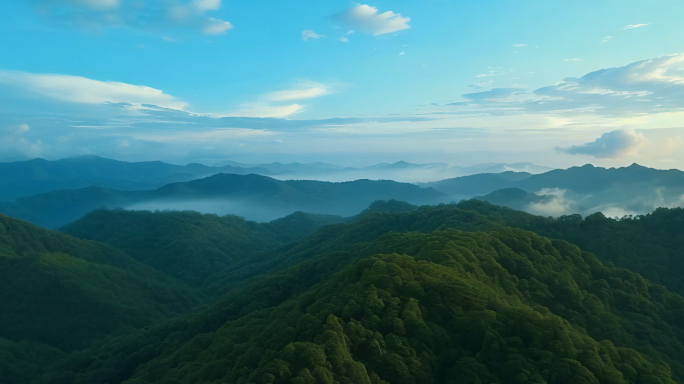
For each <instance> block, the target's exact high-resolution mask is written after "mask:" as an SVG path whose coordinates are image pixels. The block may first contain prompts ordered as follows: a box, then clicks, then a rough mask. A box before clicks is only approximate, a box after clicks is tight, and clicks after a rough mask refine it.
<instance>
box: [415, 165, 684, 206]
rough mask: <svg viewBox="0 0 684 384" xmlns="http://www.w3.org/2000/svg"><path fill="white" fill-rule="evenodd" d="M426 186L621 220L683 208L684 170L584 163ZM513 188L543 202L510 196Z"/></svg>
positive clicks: (455, 193)
mask: <svg viewBox="0 0 684 384" xmlns="http://www.w3.org/2000/svg"><path fill="white" fill-rule="evenodd" d="M422 185H425V186H430V187H432V188H435V189H437V190H440V191H443V192H445V193H449V194H450V195H451V196H452V198H453V199H454V200H459V199H469V198H473V197H478V196H482V195H487V194H490V193H492V192H494V191H497V190H508V192H500V193H497V194H496V195H492V196H488V200H489V201H491V202H493V203H496V204H500V205H505V206H508V207H511V208H515V209H522V210H525V211H528V212H530V213H534V214H539V215H543V216H560V215H564V214H571V213H579V214H582V215H588V214H592V213H594V212H603V213H605V214H606V215H608V216H623V215H626V214H644V213H647V212H650V211H653V210H654V209H656V208H658V207H677V206H682V205H684V172H682V171H679V170H658V169H653V168H647V167H643V166H640V165H638V164H633V165H631V166H629V167H623V168H601V167H594V166H592V165H585V166H582V167H572V168H569V169H565V170H563V169H557V170H553V171H549V172H546V173H542V174H537V175H531V174H525V173H512V172H506V173H501V174H482V175H474V176H467V177H459V178H455V179H448V180H443V181H439V182H435V183H426V184H422ZM511 188H516V189H519V190H522V191H525V192H527V193H531V194H536V195H539V196H543V198H540V199H537V198H535V197H534V196H532V195H522V194H517V195H511V194H510V193H511V191H510V189H511ZM507 194H508V195H507ZM505 195H507V196H505ZM478 198H481V197H478Z"/></svg>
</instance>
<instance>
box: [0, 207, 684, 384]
mask: <svg viewBox="0 0 684 384" xmlns="http://www.w3.org/2000/svg"><path fill="white" fill-rule="evenodd" d="M0 219H1V221H0V262H2V263H3V265H2V271H3V272H2V274H3V276H2V278H1V279H0V281H2V283H1V284H2V289H1V290H0V294H1V295H2V298H1V300H0V306H2V308H0V325H2V327H0V329H2V332H1V333H0V375H1V377H2V378H3V380H4V381H2V383H3V384H4V383H12V384H14V383H43V384H47V383H51V384H53V383H54V384H57V383H110V384H111V383H124V382H125V383H255V384H256V383H373V384H375V383H392V384H394V383H675V382H681V381H682V380H684V358H682V356H684V298H682V296H680V295H681V294H682V286H681V284H680V283H679V281H678V279H677V275H678V274H679V276H681V272H682V269H681V268H682V262H681V261H680V260H679V258H678V256H679V255H681V254H682V253H681V250H682V249H683V248H682V246H683V245H682V242H683V241H684V237H683V236H682V229H683V228H684V209H659V210H657V211H655V212H653V213H652V214H649V215H644V216H638V217H625V218H623V219H620V220H617V219H609V218H606V217H604V216H602V215H600V214H596V215H592V216H589V217H586V218H582V217H580V216H568V217H561V218H558V219H552V218H545V217H539V216H533V215H529V214H526V213H523V212H519V211H514V210H512V209H508V208H502V207H498V206H494V205H491V204H489V203H485V202H481V201H476V200H473V201H464V202H461V203H459V204H445V205H439V206H426V207H416V206H412V205H410V204H406V203H402V202H398V201H388V202H376V203H374V204H372V205H371V206H370V207H369V208H368V209H367V210H366V211H364V212H362V213H361V214H359V215H358V216H356V217H353V218H347V219H343V218H340V217H335V216H326V215H309V214H305V213H296V214H293V215H291V216H288V217H285V218H283V219H279V220H276V221H273V222H270V223H255V222H250V221H246V220H244V219H242V218H239V217H235V216H216V215H202V214H198V213H195V212H133V211H125V210H97V211H94V212H92V213H91V214H89V215H87V216H85V217H84V218H82V219H81V220H79V221H77V222H75V223H72V224H70V225H68V226H66V227H64V228H63V229H62V231H63V233H59V232H54V231H48V230H44V229H41V228H38V227H35V226H32V225H30V224H27V223H24V222H20V221H18V220H14V219H11V218H8V217H4V216H3V217H0ZM677 268H679V269H677ZM678 271H679V272H678Z"/></svg>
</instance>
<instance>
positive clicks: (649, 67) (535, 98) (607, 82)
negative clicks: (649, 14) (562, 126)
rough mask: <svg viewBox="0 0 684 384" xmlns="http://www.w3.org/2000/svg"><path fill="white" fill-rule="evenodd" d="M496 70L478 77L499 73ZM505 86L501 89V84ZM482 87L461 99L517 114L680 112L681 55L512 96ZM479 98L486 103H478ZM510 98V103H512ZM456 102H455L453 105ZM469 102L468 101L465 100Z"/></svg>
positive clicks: (683, 86)
mask: <svg viewBox="0 0 684 384" xmlns="http://www.w3.org/2000/svg"><path fill="white" fill-rule="evenodd" d="M503 73H504V72H501V71H499V70H497V69H494V70H491V71H490V73H488V74H483V75H480V76H478V77H488V76H497V75H501V74H503ZM504 89H505V88H504ZM493 91H494V90H492V91H486V92H479V93H477V94H468V96H470V95H475V96H478V95H487V96H488V97H487V98H485V99H483V98H481V97H478V98H472V97H466V98H468V99H470V100H473V101H474V102H477V104H478V105H480V106H483V107H485V108H487V109H488V110H489V111H491V112H492V113H502V109H503V108H506V109H508V113H512V111H511V110H510V109H511V108H516V109H517V111H518V113H522V112H524V113H559V114H560V113H580V112H581V113H587V114H593V115H604V116H613V117H625V116H630V117H631V116H638V115H639V114H656V113H665V112H672V111H684V54H678V55H667V56H662V57H658V58H655V59H650V60H643V61H639V62H635V63H631V64H629V65H626V66H623V67H616V68H606V69H601V70H598V71H594V72H591V73H589V74H586V75H585V76H582V77H580V78H566V79H564V80H563V81H561V82H559V83H557V84H554V85H550V86H547V87H543V88H539V89H537V90H535V91H534V92H532V93H530V94H527V95H526V96H525V97H519V98H518V99H517V100H503V99H505V98H507V97H509V96H510V95H509V94H507V93H506V92H501V89H499V90H498V91H497V92H493ZM464 97H465V96H464ZM483 100H485V101H486V102H485V103H483ZM512 101H514V102H512ZM453 105H458V104H453ZM466 105H468V104H466Z"/></svg>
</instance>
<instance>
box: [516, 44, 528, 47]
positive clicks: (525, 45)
mask: <svg viewBox="0 0 684 384" xmlns="http://www.w3.org/2000/svg"><path fill="white" fill-rule="evenodd" d="M513 46H514V47H527V44H513Z"/></svg>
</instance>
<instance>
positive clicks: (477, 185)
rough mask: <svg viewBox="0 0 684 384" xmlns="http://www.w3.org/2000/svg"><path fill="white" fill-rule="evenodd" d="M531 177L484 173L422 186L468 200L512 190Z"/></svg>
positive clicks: (526, 175) (516, 173)
mask: <svg viewBox="0 0 684 384" xmlns="http://www.w3.org/2000/svg"><path fill="white" fill-rule="evenodd" d="M530 176H532V174H530V173H527V172H511V171H508V172H503V173H482V174H477V175H471V176H463V177H457V178H454V179H447V180H442V181H437V182H434V183H425V184H422V185H424V186H428V187H432V188H434V189H436V190H438V191H443V192H446V193H449V194H451V195H453V196H455V197H459V198H464V199H467V198H471V197H473V196H477V195H484V194H487V193H490V192H493V191H495V190H497V189H504V188H512V186H513V185H515V184H516V183H517V182H519V181H521V180H525V179H527V178H529V177H530Z"/></svg>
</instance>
